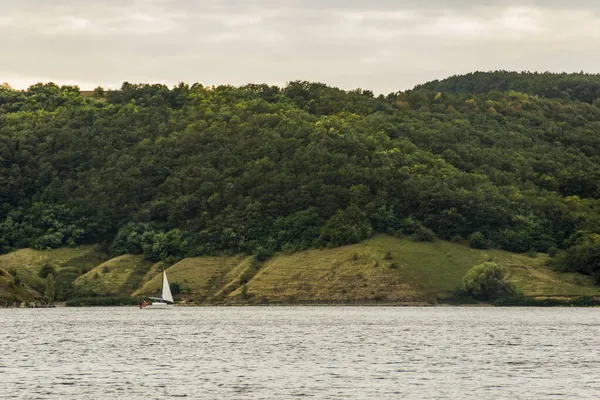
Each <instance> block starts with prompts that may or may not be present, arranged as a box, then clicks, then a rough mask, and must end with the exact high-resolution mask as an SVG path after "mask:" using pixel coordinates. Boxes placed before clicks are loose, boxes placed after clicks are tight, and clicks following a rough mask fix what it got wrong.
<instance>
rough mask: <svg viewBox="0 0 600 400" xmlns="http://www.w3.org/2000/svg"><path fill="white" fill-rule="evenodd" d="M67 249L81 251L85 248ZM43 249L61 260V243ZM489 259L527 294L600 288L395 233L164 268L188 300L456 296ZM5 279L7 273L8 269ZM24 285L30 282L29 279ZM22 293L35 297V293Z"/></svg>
mask: <svg viewBox="0 0 600 400" xmlns="http://www.w3.org/2000/svg"><path fill="white" fill-rule="evenodd" d="M61 251H62V252H63V254H64V253H66V252H69V251H72V252H73V253H77V252H79V249H61ZM40 254H41V255H44V256H45V258H46V259H47V260H49V261H50V262H51V263H57V260H56V259H54V257H56V256H58V253H57V252H56V251H47V252H40ZM9 256H10V255H3V256H0V267H1V268H3V270H5V269H6V268H8V269H13V270H16V273H17V276H21V275H22V272H23V271H26V270H28V266H26V265H23V266H22V267H19V266H18V265H20V264H16V263H15V260H16V258H15V257H9ZM488 260H494V261H496V262H498V263H499V264H501V265H502V266H504V267H505V268H506V269H507V271H508V279H509V281H510V282H512V283H513V284H514V285H515V287H516V288H517V290H518V291H519V292H521V293H523V294H525V295H527V296H532V297H556V296H559V297H572V296H584V295H585V296H600V288H599V287H597V286H594V284H593V282H592V280H591V279H590V278H589V277H586V276H584V275H581V274H576V273H575V274H574V273H565V274H563V273H556V272H554V271H552V270H550V269H548V268H547V267H545V266H544V264H545V262H546V261H547V256H546V255H544V254H537V255H535V257H532V256H525V255H519V254H514V253H509V252H506V251H502V250H477V249H472V248H469V247H468V246H465V245H461V244H455V243H450V242H446V241H436V242H414V241H413V240H410V239H408V238H395V237H391V236H388V235H377V236H375V237H373V238H371V239H369V240H367V241H364V242H362V243H358V244H354V245H349V246H343V247H338V248H333V249H319V250H306V251H302V252H297V253H293V254H278V255H276V256H275V257H273V258H271V259H268V260H265V261H263V262H260V261H258V260H256V258H255V257H253V256H251V257H248V256H244V255H238V256H231V257H194V258H186V259H184V260H181V261H180V262H177V263H175V264H174V265H171V266H168V265H162V266H160V268H162V267H164V268H166V270H167V274H168V276H169V280H170V282H171V284H172V285H173V284H176V285H177V287H178V288H179V289H180V293H178V294H176V295H175V298H176V299H177V300H178V301H180V302H183V303H191V304H297V303H304V304H308V303H324V304H370V303H392V304H435V303H445V302H452V301H453V300H452V298H453V294H454V292H455V290H456V289H457V288H459V287H460V285H461V283H462V278H463V276H464V275H465V273H466V272H467V270H468V269H469V268H470V267H472V266H473V265H476V264H480V263H482V262H484V261H488ZM0 274H1V272H0ZM6 275H7V276H9V277H10V275H8V274H6ZM0 279H5V280H6V278H3V275H0ZM1 282H2V281H0V284H1ZM134 282H135V284H136V285H137V286H135V285H134ZM74 284H75V286H76V287H77V289H78V290H79V292H78V293H80V294H81V295H84V296H93V295H95V296H116V297H127V296H130V295H131V296H134V297H138V298H141V297H144V296H153V295H158V294H159V293H160V287H161V275H160V272H159V266H158V265H154V266H153V265H152V263H151V262H148V261H145V260H143V258H141V256H133V255H125V256H119V257H116V258H114V259H111V260H109V261H107V262H104V263H101V264H99V265H98V266H97V267H95V268H92V269H91V270H89V272H87V273H85V274H83V275H80V276H79V277H78V278H77V279H76V280H75V282H74ZM6 286H7V285H6V284H4V289H2V288H0V298H2V296H4V298H6V297H7V296H6ZM19 290H21V291H25V290H26V289H25V288H24V287H23V286H21V287H20V288H19ZM13 294H14V295H17V297H19V294H18V293H13ZM38 297H40V296H38ZM21 298H22V299H23V301H33V298H32V297H31V296H30V297H23V296H21Z"/></svg>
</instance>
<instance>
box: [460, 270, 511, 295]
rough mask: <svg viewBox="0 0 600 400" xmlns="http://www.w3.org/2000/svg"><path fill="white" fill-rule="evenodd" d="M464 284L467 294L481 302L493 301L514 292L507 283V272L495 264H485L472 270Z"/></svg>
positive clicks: (465, 278)
mask: <svg viewBox="0 0 600 400" xmlns="http://www.w3.org/2000/svg"><path fill="white" fill-rule="evenodd" d="M463 284H464V287H465V290H466V291H467V293H469V294H471V295H472V296H473V297H475V298H477V299H481V300H489V299H493V298H496V297H498V296H500V295H502V294H506V293H509V292H510V291H511V290H512V289H511V287H510V285H509V284H508V282H507V281H506V270H505V269H504V268H503V267H502V266H500V265H498V264H497V263H495V262H484V263H483V264H479V265H476V266H474V267H473V268H471V269H470V270H469V271H468V272H467V273H466V275H465V277H464V279H463Z"/></svg>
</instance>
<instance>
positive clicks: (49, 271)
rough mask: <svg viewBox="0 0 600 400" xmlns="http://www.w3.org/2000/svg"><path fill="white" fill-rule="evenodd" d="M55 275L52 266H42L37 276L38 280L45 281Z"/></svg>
mask: <svg viewBox="0 0 600 400" xmlns="http://www.w3.org/2000/svg"><path fill="white" fill-rule="evenodd" d="M55 273H56V271H55V269H54V266H52V265H50V264H44V266H43V267H42V269H40V273H39V274H38V275H39V277H40V278H42V279H46V277H47V276H48V275H54V274H55Z"/></svg>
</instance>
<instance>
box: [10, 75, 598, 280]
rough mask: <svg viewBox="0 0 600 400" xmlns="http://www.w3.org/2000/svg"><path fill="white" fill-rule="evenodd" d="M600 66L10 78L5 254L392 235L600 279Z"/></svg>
mask: <svg viewBox="0 0 600 400" xmlns="http://www.w3.org/2000/svg"><path fill="white" fill-rule="evenodd" d="M599 199H600V75H587V74H547V73H546V74H537V73H526V74H520V73H510V72H493V73H474V74H469V75H465V76H456V77H452V78H449V79H447V80H443V81H434V82H430V83H427V84H424V85H420V86H417V87H416V88H415V89H413V90H409V91H406V92H398V93H391V94H389V95H387V96H383V95H381V96H375V95H374V94H373V93H372V92H370V91H366V90H354V91H343V90H340V89H337V88H332V87H328V86H326V85H323V84H320V83H310V82H303V81H296V82H291V83H289V84H288V85H287V86H285V87H283V88H280V87H275V86H268V85H247V86H243V87H232V86H219V87H205V86H203V85H201V84H194V85H192V86H189V85H186V84H180V85H178V86H176V87H173V88H168V87H166V86H164V85H146V84H130V83H124V84H123V86H122V88H121V89H120V90H115V91H104V90H102V89H101V88H98V89H97V90H96V91H95V92H94V94H93V96H89V97H86V96H82V95H81V93H80V91H79V88H77V87H74V86H57V85H55V84H52V83H47V84H37V85H34V86H31V87H30V88H29V89H27V90H24V91H19V90H13V89H11V88H10V87H9V86H8V85H4V86H0V253H1V252H9V251H12V250H14V249H17V248H23V247H33V248H36V249H46V248H55V247H60V246H73V245H77V244H82V243H101V244H103V245H104V246H105V247H106V248H107V249H109V250H110V252H111V253H112V254H115V255H117V254H124V253H133V254H139V253H144V254H146V255H147V256H148V257H149V258H151V259H152V260H165V259H178V258H181V257H186V256H195V255H202V254H223V253H229V254H233V253H238V252H246V253H249V254H257V255H260V256H261V257H268V256H269V254H271V253H273V252H278V251H284V252H293V251H297V250H300V249H306V248H312V247H330V246H340V245H344V244H350V243H355V242H358V241H361V240H363V239H365V238H367V237H369V236H371V235H372V234H374V233H377V232H385V233H389V234H392V235H409V236H412V237H413V238H414V240H435V238H436V237H438V238H441V239H446V240H453V241H464V242H468V243H469V244H470V245H471V246H473V247H477V248H486V247H498V248H502V249H506V250H510V251H514V252H527V251H537V252H548V253H550V255H551V256H553V257H554V258H553V261H552V263H553V266H554V267H555V268H557V269H560V270H563V271H570V270H573V271H579V272H583V273H586V274H590V275H594V276H596V277H597V279H599V281H600V217H599V215H600V200H599Z"/></svg>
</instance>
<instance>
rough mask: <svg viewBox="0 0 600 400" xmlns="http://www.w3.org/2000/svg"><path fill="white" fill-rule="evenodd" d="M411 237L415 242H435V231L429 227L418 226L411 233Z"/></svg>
mask: <svg viewBox="0 0 600 400" xmlns="http://www.w3.org/2000/svg"><path fill="white" fill-rule="evenodd" d="M411 239H412V240H414V241H415V242H435V233H434V232H433V231H432V230H431V229H429V228H426V227H424V226H420V227H419V228H417V230H416V232H415V233H413V234H412V236H411Z"/></svg>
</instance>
